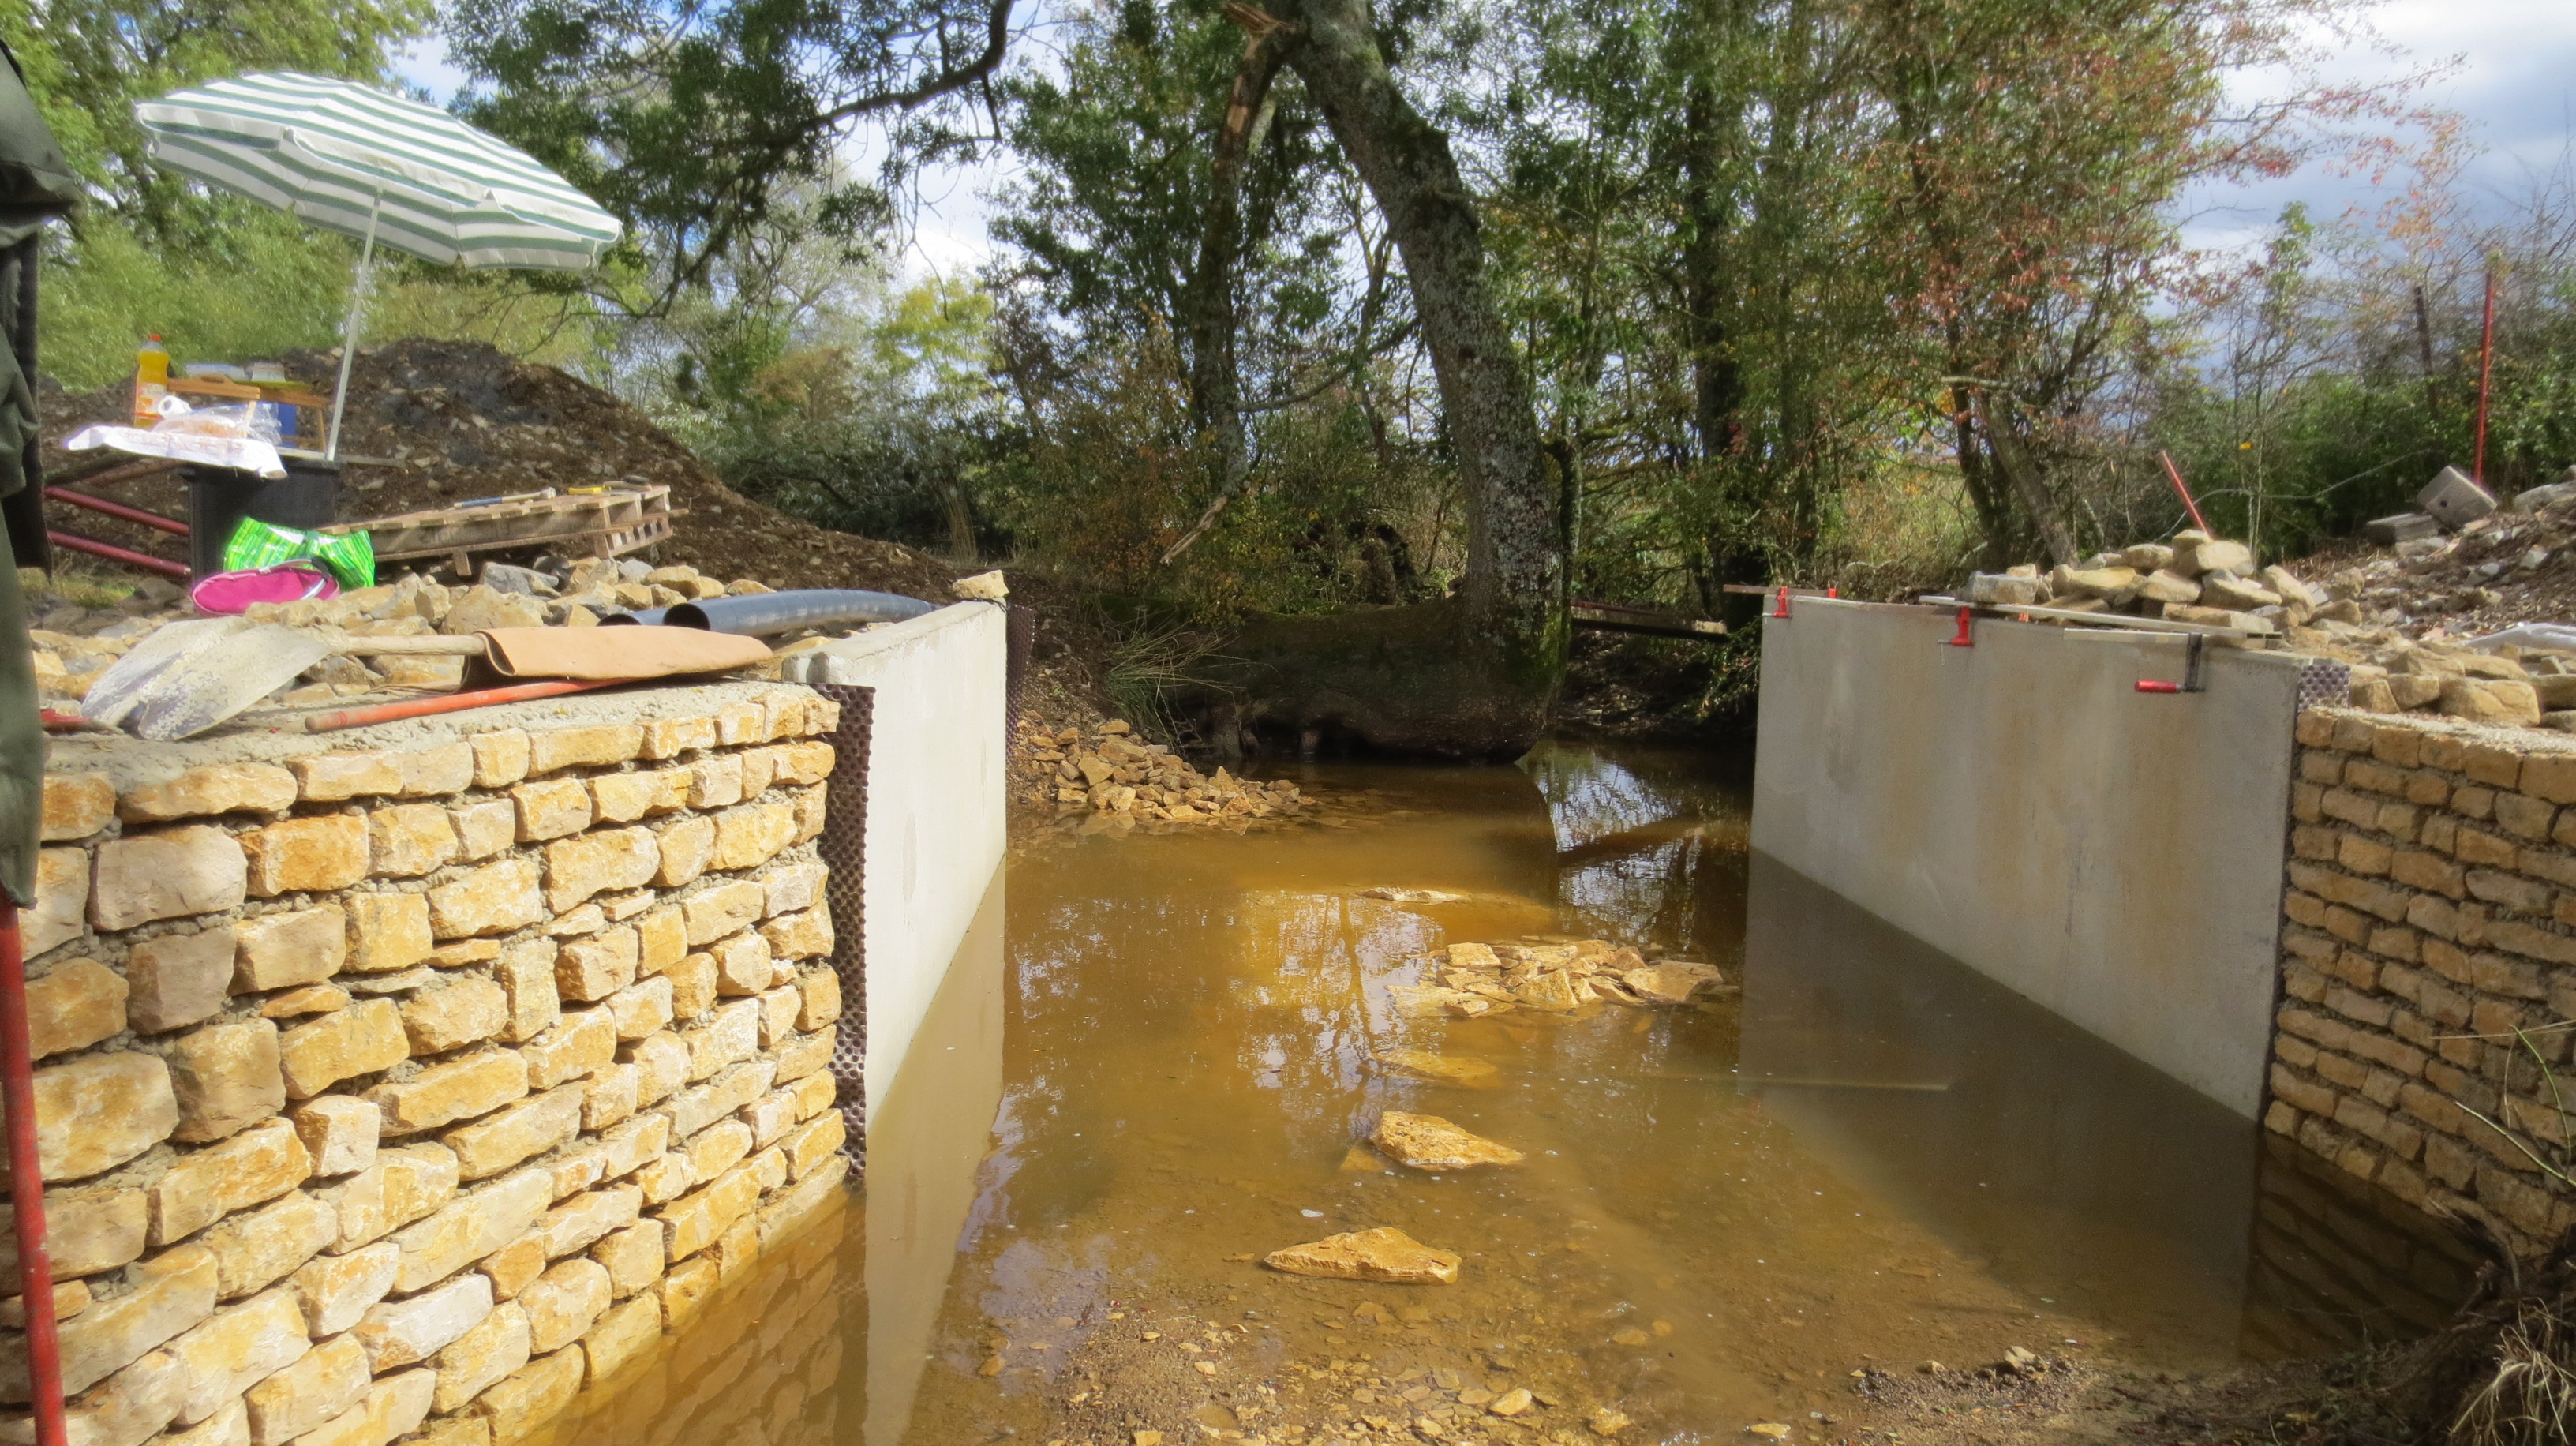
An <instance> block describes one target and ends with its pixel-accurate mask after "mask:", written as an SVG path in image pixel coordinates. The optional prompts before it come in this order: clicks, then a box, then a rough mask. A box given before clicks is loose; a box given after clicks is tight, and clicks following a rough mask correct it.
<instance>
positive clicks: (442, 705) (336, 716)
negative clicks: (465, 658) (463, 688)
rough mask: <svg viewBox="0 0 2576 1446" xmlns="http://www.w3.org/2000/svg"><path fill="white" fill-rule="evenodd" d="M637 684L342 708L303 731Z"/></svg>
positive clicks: (559, 686)
mask: <svg viewBox="0 0 2576 1446" xmlns="http://www.w3.org/2000/svg"><path fill="white" fill-rule="evenodd" d="M634 681H635V679H633V678H582V679H566V680H563V681H560V682H553V683H519V684H514V685H513V686H511V687H507V688H485V689H483V690H481V691H480V692H474V693H446V694H442V695H440V696H438V697H435V698H415V699H413V700H412V701H410V702H408V703H380V704H377V705H376V706H374V707H372V708H342V709H339V710H337V711H336V712H330V713H313V714H308V715H306V717H305V719H304V731H305V732H307V733H335V732H337V731H339V730H340V729H343V728H364V727H366V726H368V725H369V724H372V723H398V722H400V721H402V720H403V719H405V718H423V717H427V716H428V715H430V714H432V713H462V712H464V711H465V710H466V709H468V708H490V707H494V706H496V705H498V704H502V703H525V702H528V701H530V700H532V699H536V698H560V697H562V696H563V695H564V694H566V693H584V692H588V691H589V690H591V689H593V688H614V687H616V686H617V685H618V684H620V683H632V682H634Z"/></svg>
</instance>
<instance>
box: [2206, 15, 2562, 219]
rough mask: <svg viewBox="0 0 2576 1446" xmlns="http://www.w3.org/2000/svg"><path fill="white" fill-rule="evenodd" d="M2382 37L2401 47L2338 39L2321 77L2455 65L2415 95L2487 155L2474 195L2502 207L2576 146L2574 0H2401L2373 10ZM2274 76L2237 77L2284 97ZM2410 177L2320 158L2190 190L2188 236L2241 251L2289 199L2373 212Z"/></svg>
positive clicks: (2479, 163)
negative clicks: (2286, 171) (2258, 177)
mask: <svg viewBox="0 0 2576 1446" xmlns="http://www.w3.org/2000/svg"><path fill="white" fill-rule="evenodd" d="M2369 18H2370V21H2371V24H2372V27H2373V29H2374V30H2375V31H2376V32H2377V35H2378V37H2379V38H2380V39H2381V40H2382V41H2384V42H2386V44H2387V45H2388V46H2391V47H2394V48H2395V50H2396V51H2397V52H2398V53H2397V54H2394V55H2391V54H2388V53H2386V52H2385V50H2384V49H2382V48H2380V47H2376V46H2372V45H2369V44H2353V45H2346V46H2343V47H2341V48H2340V49H2339V50H2338V52H2337V53H2336V54H2334V55H2333V56H2332V58H2331V59H2329V60H2328V61H2327V62H2326V64H2325V65H2324V67H2323V72H2324V73H2323V78H2324V79H2326V80H2328V81H2331V82H2337V83H2342V84H2348V85H2377V84H2383V83H2386V82H2390V81H2394V80H2397V79H2399V78H2401V77H2403V76H2405V75H2407V74H2409V73H2411V72H2416V71H2420V70H2422V69H2423V68H2425V67H2427V66H2449V67H2451V68H2450V69H2449V71H2448V73H2446V74H2443V75H2441V76H2440V77H2438V78H2437V79H2435V80H2434V81H2433V82H2432V83H2431V84H2429V85H2427V86H2426V87H2424V88H2423V89H2422V90H2421V91H2420V92H2418V93H2417V95H2416V97H2415V103H2417V104H2423V105H2431V106H2438V107H2441V108H2444V109H2447V110H2450V111H2453V112H2455V113H2456V114H2458V115H2459V116H2460V117H2461V119H2462V120H2463V121H2464V122H2465V123H2466V128H2467V138H2468V139H2469V141H2470V142H2471V143H2472V144H2473V145H2475V146H2476V147H2478V148H2479V149H2480V151H2481V154H2480V155H2479V156H2478V157H2477V158H2476V159H2475V160H2474V161H2472V162H2471V163H2470V165H2469V167H2468V170H2467V172H2466V174H2465V175H2464V176H2463V178H2462V179H2463V182H2464V186H2465V189H2466V192H2467V194H2468V196H2469V197H2470V198H2471V200H2472V202H2473V203H2477V202H2481V201H2483V202H2484V203H2486V204H2495V203H2496V202H2497V201H2498V200H2499V199H2500V198H2503V197H2508V196H2513V195H2516V194H2518V193H2520V192H2521V191H2523V190H2524V189H2525V188H2526V187H2527V185H2528V182H2529V178H2530V176H2531V174H2532V173H2533V172H2535V171H2540V170H2545V169H2547V168H2548V167H2550V166H2552V165H2553V164H2555V163H2556V162H2557V160H2558V159H2559V157H2560V155H2561V153H2562V152H2563V151H2565V150H2566V149H2567V148H2568V147H2569V145H2570V144H2571V142H2576V4H2571V3H2568V0H2474V3H2466V0H2394V3H2391V4H2387V5H2383V6H2381V7H2379V8H2377V9H2375V10H2373V11H2372V12H2370V17H2369ZM2283 83H2284V82H2283V79H2282V78H2281V77H2279V76H2277V75H2269V74H2263V75H2254V74H2249V75H2246V76H2242V77H2239V80H2238V83H2237V85H2236V87H2235V90H2236V92H2237V93H2238V94H2239V95H2241V96H2245V97H2249V98H2252V97H2259V96H2263V95H2266V94H2277V93H2278V92H2279V88H2280V86H2281V85H2282V84H2283ZM2406 181H2407V178H2406V177H2404V176H2390V177H2388V178H2386V179H2385V180H2384V181H2383V182H2382V183H2381V184H2379V185H2376V186H2374V185H2373V184H2372V180H2371V178H2370V177H2367V176H2353V175H2342V174H2337V173H2336V171H2335V170H2334V169H2333V168H2332V167H2330V166H2328V165H2325V164H2322V163H2318V164H2312V165H2310V166H2308V167H2306V168H2304V169H2302V170H2301V171H2299V172H2298V173H2296V174H2294V175H2291V176H2285V177H2280V178H2277V179H2271V180H2263V181H2255V182H2249V183H2246V184H2243V185H2237V186H2228V187H2216V186H2213V187H2206V188H2202V189H2201V190H2199V191H2196V192H2194V193H2193V194H2192V195H2190V196H2188V197H2186V198H2185V203H2184V206H2183V211H2184V214H2185V215H2186V216H2187V218H2188V220H2187V221H2186V224H2185V228H2184V231H2185V236H2186V238H2187V239H2188V240H2189V241H2190V243H2191V244H2193V245H2195V246H2201V247H2207V248H2211V249H2234V248H2236V247H2241V246H2244V245H2247V244H2260V242H2261V240H2262V239H2263V238H2264V237H2265V236H2266V235H2267V234H2268V233H2269V229H2270V226H2271V224H2272V222H2273V220H2274V219H2275V218H2277V217H2278V216H2279V215H2280V213H2281V210H2282V208H2283V207H2285V206H2287V205H2288V204H2290V203H2291V202H2293V201H2304V202H2306V203H2307V205H2308V209H2309V211H2310V212H2311V213H2312V214H2313V215H2315V216H2317V217H2318V218H2319V219H2331V218H2333V217H2336V216H2340V215H2342V214H2344V213H2345V212H2346V211H2347V210H2352V209H2359V210H2362V211H2369V210H2372V209H2375V208H2376V207H2377V206H2379V205H2380V204H2381V203H2383V202H2385V201H2386V200H2388V199H2390V198H2391V197H2392V196H2393V195H2394V194H2395V192H2396V188H2399V187H2403V186H2404V185H2405V184H2406Z"/></svg>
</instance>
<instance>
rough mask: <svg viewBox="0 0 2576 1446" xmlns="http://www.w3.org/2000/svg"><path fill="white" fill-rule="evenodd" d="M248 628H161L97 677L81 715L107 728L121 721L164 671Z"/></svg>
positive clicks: (214, 623) (208, 621)
mask: <svg viewBox="0 0 2576 1446" xmlns="http://www.w3.org/2000/svg"><path fill="white" fill-rule="evenodd" d="M249 626H250V624H249V623H248V622H246V621H244V620H243V619H241V618H191V619H189V620H188V621H186V622H183V623H169V624H166V625H164V626H163V627H161V628H160V629H158V630H157V631H155V632H154V633H153V634H152V636H150V637H148V638H145V639H144V640H143V641H141V642H139V643H136V644H135V645H134V646H133V647H132V648H130V649H128V650H127V651H126V654H125V656H124V657H122V658H119V659H117V660H116V661H115V663H113V664H111V665H110V666H109V668H108V670H107V671H106V672H104V673H102V674H100V675H99V679H98V681H97V682H95V683H92V684H90V685H89V693H88V695H87V696H86V697H84V698H82V699H81V716H82V717H84V718H87V719H89V720H90V721H91V722H93V723H105V724H107V725H109V726H110V727H113V726H115V725H117V724H119V723H122V722H124V721H125V715H126V714H128V713H130V712H132V711H134V705H135V704H136V703H138V702H140V701H142V698H143V695H144V692H145V691H146V690H147V689H149V688H150V687H151V686H152V680H153V679H154V678H156V677H159V676H160V674H161V672H162V670H163V669H165V668H168V667H170V666H172V665H173V664H174V663H176V662H177V661H178V660H179V659H181V658H184V657H186V656H187V655H188V654H189V653H191V652H193V651H194V650H196V649H198V648H202V647H206V646H208V645H209V644H212V643H214V642H216V641H218V640H220V639H222V638H225V637H227V636H230V635H231V634H233V633H237V632H240V631H241V630H242V629H244V628H247V627H249Z"/></svg>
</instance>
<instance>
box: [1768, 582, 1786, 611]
mask: <svg viewBox="0 0 2576 1446" xmlns="http://www.w3.org/2000/svg"><path fill="white" fill-rule="evenodd" d="M1788 615H1789V590H1788V589H1787V588H1785V587H1784V588H1782V589H1780V597H1779V600H1778V601H1777V602H1776V603H1774V604H1773V605H1772V608H1771V616H1773V617H1775V618H1785V617H1787V616H1788Z"/></svg>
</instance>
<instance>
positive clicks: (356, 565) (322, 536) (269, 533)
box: [224, 517, 376, 590]
mask: <svg viewBox="0 0 2576 1446" xmlns="http://www.w3.org/2000/svg"><path fill="white" fill-rule="evenodd" d="M308 557H309V558H311V559H313V560H314V561H315V562H318V563H320V564H322V565H323V566H324V567H327V568H329V569H330V570H331V575H332V576H333V577H335V578H338V579H339V580H340V586H342V587H343V588H348V589H352V590H354V589H357V588H362V587H373V586H375V585H376V540H375V539H374V538H373V537H371V536H369V535H368V534H367V533H365V532H349V533H341V534H336V535H335V534H332V533H327V532H304V531H301V530H299V529H296V528H293V527H280V526H278V525H277V524H276V523H274V522H262V521H260V520H259V519H258V518H256V517H245V518H243V519H242V520H241V526H239V527H236V528H234V529H233V535H232V540H231V541H229V542H226V543H225V544H224V568H225V570H226V571H228V572H244V571H247V570H249V569H251V568H254V567H275V566H276V565H277V564H279V563H281V562H294V561H296V560H298V559H300V558H308Z"/></svg>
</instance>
